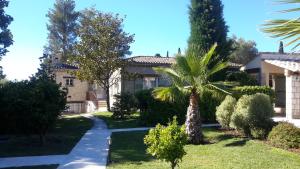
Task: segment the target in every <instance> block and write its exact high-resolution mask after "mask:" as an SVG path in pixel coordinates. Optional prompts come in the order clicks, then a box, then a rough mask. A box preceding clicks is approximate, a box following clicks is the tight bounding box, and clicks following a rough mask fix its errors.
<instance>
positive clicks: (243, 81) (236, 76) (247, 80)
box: [226, 72, 258, 86]
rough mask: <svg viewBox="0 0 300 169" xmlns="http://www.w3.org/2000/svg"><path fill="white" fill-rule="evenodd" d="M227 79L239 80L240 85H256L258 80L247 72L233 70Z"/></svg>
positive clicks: (230, 80)
mask: <svg viewBox="0 0 300 169" xmlns="http://www.w3.org/2000/svg"><path fill="white" fill-rule="evenodd" d="M226 81H229V82H238V83H239V85H240V86H255V85H258V82H257V81H256V80H255V79H254V78H253V77H252V76H250V75H249V74H248V73H246V72H231V73H228V74H227V75H226Z"/></svg>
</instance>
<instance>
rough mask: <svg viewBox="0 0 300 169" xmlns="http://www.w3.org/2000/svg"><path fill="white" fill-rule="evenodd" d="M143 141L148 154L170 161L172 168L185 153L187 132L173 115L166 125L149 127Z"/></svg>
mask: <svg viewBox="0 0 300 169" xmlns="http://www.w3.org/2000/svg"><path fill="white" fill-rule="evenodd" d="M144 142H145V144H146V145H147V146H148V148H147V152H148V153H149V154H151V155H152V156H154V157H156V158H158V159H160V160H164V161H166V162H170V163H171V168H172V169H174V168H175V167H176V166H177V165H178V163H179V162H180V161H182V157H183V156H184V155H185V154H186V152H185V151H184V146H185V145H186V143H187V134H186V133H185V127H184V126H182V127H180V126H178V123H177V121H176V117H174V118H173V121H172V122H170V123H169V124H168V126H167V127H164V126H162V125H160V124H158V125H156V127H155V128H154V129H151V130H150V131H149V134H148V135H146V136H145V138H144Z"/></svg>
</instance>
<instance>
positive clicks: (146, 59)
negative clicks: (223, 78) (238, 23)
mask: <svg viewBox="0 0 300 169" xmlns="http://www.w3.org/2000/svg"><path fill="white" fill-rule="evenodd" d="M127 60H128V61H129V62H131V63H138V64H139V63H140V64H162V65H171V64H173V63H175V62H176V60H175V58H174V57H161V56H134V57H131V58H128V59H127ZM228 66H229V67H236V68H240V67H242V66H243V65H241V64H238V63H233V62H229V63H228Z"/></svg>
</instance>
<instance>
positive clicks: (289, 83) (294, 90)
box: [286, 72, 300, 120]
mask: <svg viewBox="0 0 300 169" xmlns="http://www.w3.org/2000/svg"><path fill="white" fill-rule="evenodd" d="M286 117H287V119H288V120H291V119H299V118H300V75H295V74H292V73H291V72H288V73H286Z"/></svg>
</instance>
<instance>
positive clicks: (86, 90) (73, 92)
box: [54, 55, 240, 113]
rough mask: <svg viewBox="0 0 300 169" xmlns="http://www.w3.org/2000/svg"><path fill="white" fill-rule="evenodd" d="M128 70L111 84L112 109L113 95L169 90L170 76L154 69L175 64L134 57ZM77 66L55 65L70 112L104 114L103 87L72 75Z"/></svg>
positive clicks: (156, 58) (233, 67) (231, 67)
mask: <svg viewBox="0 0 300 169" xmlns="http://www.w3.org/2000/svg"><path fill="white" fill-rule="evenodd" d="M126 62H127V66H126V67H124V68H123V69H119V70H117V71H115V73H114V74H113V75H112V77H111V80H112V81H113V80H116V81H117V83H115V84H114V85H112V86H111V87H110V93H109V96H110V107H112V106H113V103H114V102H115V98H114V95H115V94H119V93H121V92H128V93H135V92H137V91H139V90H144V89H151V88H155V87H162V86H170V85H171V81H170V80H169V79H168V77H167V76H165V75H162V74H159V73H157V72H156V71H154V69H153V68H155V67H170V66H171V65H172V64H173V63H175V58H174V57H162V56H159V55H157V56H135V57H131V58H127V59H126ZM239 68H240V65H238V64H233V63H231V64H230V65H229V68H228V71H238V70H239ZM76 69H78V68H77V67H75V66H71V65H67V64H61V63H59V64H56V65H55V71H54V74H55V77H56V82H57V83H60V84H62V86H63V87H66V88H68V100H67V101H68V106H69V109H68V111H71V112H75V113H82V112H92V111H101V110H103V111H105V110H106V94H105V91H104V90H103V89H102V87H100V86H98V85H97V84H94V83H88V82H86V81H80V80H78V79H76V77H75V76H72V75H71V74H70V73H69V71H74V70H75V71H76Z"/></svg>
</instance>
